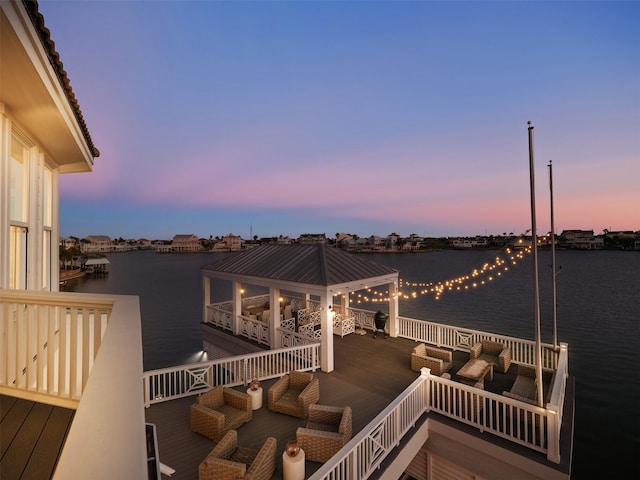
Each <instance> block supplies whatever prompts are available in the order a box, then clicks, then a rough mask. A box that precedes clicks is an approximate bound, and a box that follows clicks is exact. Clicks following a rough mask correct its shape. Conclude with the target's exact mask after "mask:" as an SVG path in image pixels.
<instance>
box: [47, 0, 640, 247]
mask: <svg viewBox="0 0 640 480" xmlns="http://www.w3.org/2000/svg"><path fill="white" fill-rule="evenodd" d="M39 9H40V11H41V13H42V14H43V15H44V19H45V25H46V26H47V27H48V28H49V29H50V31H51V37H52V39H53V41H54V42H55V45H56V50H57V51H58V52H59V53H60V57H61V60H62V62H63V64H64V68H65V70H66V71H67V74H68V76H69V79H70V81H71V86H72V88H73V90H74V92H75V95H76V98H77V99H78V102H79V104H80V108H81V110H82V112H83V115H84V118H85V121H86V123H87V126H88V128H89V131H90V133H91V136H92V139H93V141H94V143H95V145H96V147H97V148H98V149H99V150H100V152H101V154H100V156H99V157H98V158H97V159H96V161H95V167H94V170H93V172H92V173H87V174H72V175H63V176H62V178H61V185H60V196H61V207H60V221H61V234H62V235H63V236H69V235H74V236H78V237H85V236H87V235H92V234H101V235H109V236H110V237H112V238H117V237H124V238H141V237H145V238H150V239H156V238H163V239H170V238H172V237H173V236H174V235H175V234H188V233H194V234H196V235H199V236H202V237H209V236H210V235H213V236H214V237H215V236H222V235H226V234H228V233H233V234H235V235H241V236H242V237H243V238H245V239H246V238H249V237H250V236H251V235H257V236H258V237H266V236H277V235H289V236H293V237H297V236H299V235H300V234H303V233H326V234H327V236H329V237H334V236H335V234H336V233H337V232H349V233H354V234H357V235H359V236H369V235H381V236H386V235H388V234H390V233H392V232H395V233H398V234H400V235H403V236H408V235H409V234H411V233H416V234H418V235H424V236H436V237H439V236H462V235H476V234H480V235H485V234H489V235H490V234H494V235H500V234H502V233H510V232H513V233H516V234H517V233H522V232H524V231H525V230H527V229H528V228H530V227H531V215H530V193H529V152H528V140H527V121H529V120H530V121H532V122H533V125H534V127H535V128H534V147H535V148H534V153H535V183H536V198H537V204H536V210H537V226H538V233H540V234H542V233H546V232H547V231H548V230H549V228H550V220H549V210H550V209H549V183H548V175H547V170H548V168H547V165H548V163H549V161H550V160H552V161H553V186H554V212H555V227H556V231H557V232H558V233H559V232H561V231H562V230H565V229H587V230H590V229H593V230H594V231H595V233H601V232H602V231H603V229H605V228H606V229H609V230H638V229H640V29H639V28H638V19H640V2H615V1H608V2H580V1H576V2H574V1H571V2H515V1H514V2H482V1H480V2H458V1H456V2H454V1H441V2H435V1H411V2H402V1H400V2H390V1H389V2H382V1H353V2H346V1H260V2H250V1H228V2H220V1H195V2H188V1H180V2H179V1H167V2H160V1H137V2H134V1H103V2H102V1H70V2H66V1H48V0H41V1H40V2H39Z"/></svg>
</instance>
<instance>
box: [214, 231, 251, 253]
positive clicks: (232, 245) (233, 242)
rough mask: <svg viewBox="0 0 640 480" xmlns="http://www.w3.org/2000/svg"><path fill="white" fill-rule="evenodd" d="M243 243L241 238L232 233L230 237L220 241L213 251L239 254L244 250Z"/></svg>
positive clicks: (227, 236)
mask: <svg viewBox="0 0 640 480" xmlns="http://www.w3.org/2000/svg"><path fill="white" fill-rule="evenodd" d="M243 243H244V241H243V240H242V237H241V236H239V235H233V234H232V233H230V234H229V235H226V236H224V237H222V240H220V241H219V242H216V244H215V245H214V246H213V251H214V252H239V251H240V250H242V245H243Z"/></svg>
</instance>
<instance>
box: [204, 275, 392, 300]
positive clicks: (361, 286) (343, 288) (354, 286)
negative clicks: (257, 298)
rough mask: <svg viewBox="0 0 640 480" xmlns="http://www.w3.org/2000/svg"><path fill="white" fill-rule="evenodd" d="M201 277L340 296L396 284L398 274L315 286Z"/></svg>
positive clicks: (242, 277) (236, 277)
mask: <svg viewBox="0 0 640 480" xmlns="http://www.w3.org/2000/svg"><path fill="white" fill-rule="evenodd" d="M202 272H203V275H204V276H206V277H209V278H217V279H220V280H228V281H232V282H234V281H235V282H240V283H244V284H247V285H256V286H260V287H268V288H278V289H280V290H284V291H287V292H300V293H309V294H310V295H319V296H321V295H326V294H332V295H341V294H343V293H349V292H358V291H361V290H366V289H367V288H372V287H377V286H380V285H389V284H391V283H396V284H397V282H398V277H399V274H398V273H397V272H396V273H393V274H389V275H383V276H380V277H372V278H367V279H363V280H356V281H353V282H346V283H339V284H333V285H316V284H310V283H299V282H291V281H286V280H277V279H273V278H265V277H255V276H252V275H241V274H237V273H228V272H216V271H213V270H202Z"/></svg>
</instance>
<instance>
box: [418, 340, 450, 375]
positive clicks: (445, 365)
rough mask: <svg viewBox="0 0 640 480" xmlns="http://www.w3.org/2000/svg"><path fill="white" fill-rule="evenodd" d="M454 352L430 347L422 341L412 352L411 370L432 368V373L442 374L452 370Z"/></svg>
mask: <svg viewBox="0 0 640 480" xmlns="http://www.w3.org/2000/svg"><path fill="white" fill-rule="evenodd" d="M452 365H453V354H452V353H451V352H450V351H449V350H444V349H443V348H438V347H429V346H427V345H425V344H424V343H420V344H418V345H416V346H415V347H414V348H413V351H412V352H411V370H414V371H416V372H419V371H420V369H422V368H423V367H427V368H430V369H431V374H433V375H438V376H441V375H442V374H443V373H446V372H448V371H449V370H451V366H452Z"/></svg>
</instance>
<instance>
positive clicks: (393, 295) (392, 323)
mask: <svg viewBox="0 0 640 480" xmlns="http://www.w3.org/2000/svg"><path fill="white" fill-rule="evenodd" d="M399 312H400V311H399V309H398V289H397V285H396V282H390V283H389V336H390V337H393V338H397V337H398V330H399V329H398V324H399V322H398V313H399Z"/></svg>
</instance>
